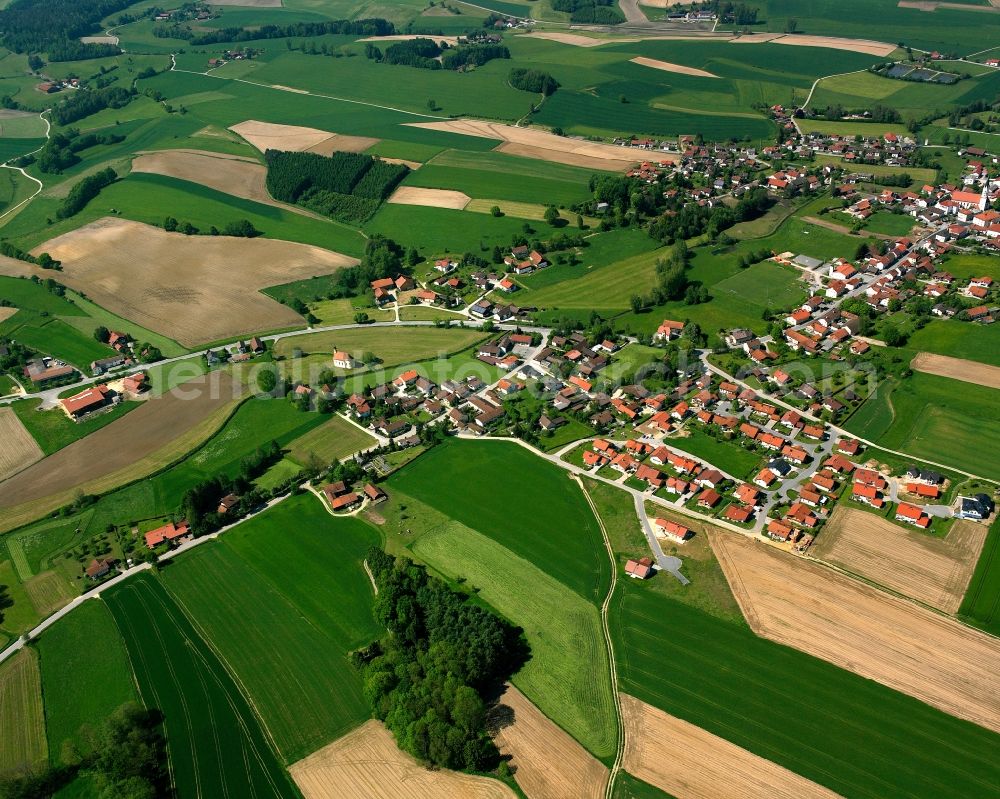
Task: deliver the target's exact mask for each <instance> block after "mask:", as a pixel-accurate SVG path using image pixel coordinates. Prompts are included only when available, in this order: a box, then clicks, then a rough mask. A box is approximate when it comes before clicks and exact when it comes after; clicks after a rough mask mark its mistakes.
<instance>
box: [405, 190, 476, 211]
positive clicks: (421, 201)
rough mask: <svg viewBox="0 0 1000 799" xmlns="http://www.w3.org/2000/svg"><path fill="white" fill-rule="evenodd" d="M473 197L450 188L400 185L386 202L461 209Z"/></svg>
mask: <svg viewBox="0 0 1000 799" xmlns="http://www.w3.org/2000/svg"><path fill="white" fill-rule="evenodd" d="M471 199H472V198H471V197H469V195H468V194H463V193H462V192H460V191H452V190H450V189H420V188H417V187H416V186H400V187H399V188H398V189H396V190H395V191H394V192H393V193H392V196H391V197H389V199H388V200H386V202H388V203H393V204H395V205H426V206H428V207H429V208H451V209H452V210H454V211H461V210H462V209H463V208H465V206H467V205H468V204H469V200H471Z"/></svg>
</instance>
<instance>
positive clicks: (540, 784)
mask: <svg viewBox="0 0 1000 799" xmlns="http://www.w3.org/2000/svg"><path fill="white" fill-rule="evenodd" d="M505 708H506V709H509V710H512V711H513V713H514V718H513V721H512V722H510V723H505V722H501V723H500V724H498V725H497V726H498V727H499V729H498V731H497V733H496V735H495V736H494V740H495V741H496V744H497V747H498V748H499V749H500V752H501V754H504V755H511V756H512V759H511V761H510V765H511V766H512V767H513V771H514V779H515V780H517V784H518V785H519V786H520V788H521V790H522V791H524V793H525V795H526V796H527V797H528V799H556V798H557V797H566V799H570V798H572V799H588V797H589V799H600V797H602V796H603V795H604V786H605V785H606V784H607V781H608V769H607V766H605V765H604V764H603V763H601V762H600V761H599V760H598V759H597V758H595V757H594V756H593V755H591V754H590V752H588V751H587V750H586V749H584V748H583V747H582V746H581V745H580V744H579V743H578V742H577V741H576V740H575V739H574V738H573V737H572V736H571V735H569V734H568V733H567V732H565V731H564V730H563V729H562V728H561V727H559V725H557V724H556V723H555V722H554V721H552V720H551V719H549V718H548V717H547V716H546V715H545V714H544V713H542V711H540V710H539V709H538V708H537V707H536V706H535V705H534V703H533V702H532V701H531V700H530V699H528V697H526V696H525V695H524V694H522V693H521V692H520V691H518V690H517V688H515V687H514V686H513V685H510V684H508V685H507V687H506V690H505V691H504V693H503V695H502V696H501V697H500V707H499V708H498V709H497V710H499V711H503V712H497V711H494V714H495V717H497V718H500V719H502V718H503V717H504V716H505V715H506V711H505Z"/></svg>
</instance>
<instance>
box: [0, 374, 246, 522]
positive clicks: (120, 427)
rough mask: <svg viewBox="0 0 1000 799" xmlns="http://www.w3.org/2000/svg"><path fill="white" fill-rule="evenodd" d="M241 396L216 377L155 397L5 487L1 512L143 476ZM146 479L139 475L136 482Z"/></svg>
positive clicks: (0, 488) (0, 492)
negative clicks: (113, 478) (150, 463)
mask: <svg viewBox="0 0 1000 799" xmlns="http://www.w3.org/2000/svg"><path fill="white" fill-rule="evenodd" d="M240 392H241V388H240V387H239V386H238V385H237V384H235V383H234V381H233V379H232V378H231V377H230V376H229V374H228V373H226V372H213V373H211V374H209V375H205V376H203V377H200V378H196V379H195V380H192V381H189V382H188V383H184V384H183V385H182V386H179V387H178V388H177V389H176V390H174V391H172V392H169V393H167V394H164V395H163V396H162V397H151V398H150V399H149V400H147V401H146V402H144V403H142V405H140V406H139V407H138V408H136V409H135V410H132V411H130V412H129V413H127V414H125V415H124V416H122V417H121V418H120V419H117V420H115V421H114V422H111V424H109V425H107V426H106V427H102V428H101V429H100V430H97V431H96V432H94V433H91V434H90V435H89V436H86V437H85V438H81V439H80V440H79V441H74V442H73V443H72V444H70V445H69V446H67V447H64V448H63V449H61V450H59V451H58V452H55V453H53V454H52V455H49V456H48V457H47V458H44V459H42V460H40V461H38V462H37V463H36V464H34V465H33V466H30V467H28V468H27V469H25V470H23V471H21V472H19V473H18V474H16V475H14V476H13V477H11V478H10V479H8V480H5V481H4V482H2V483H0V508H13V507H16V506H20V505H25V504H27V503H32V502H36V501H38V500H44V499H47V498H49V497H53V496H56V497H58V496H62V495H65V494H67V493H71V492H73V491H75V490H77V489H81V490H86V489H88V487H90V486H93V485H94V484H95V483H97V482H98V481H101V480H102V478H105V477H107V476H109V475H113V474H115V473H118V472H121V471H122V470H126V469H132V470H135V471H139V470H138V469H136V464H138V463H139V462H140V461H144V460H145V459H146V458H147V457H149V456H153V455H155V454H156V453H158V452H160V451H161V450H163V449H164V448H165V447H168V445H170V444H172V443H174V442H176V441H178V440H183V439H184V438H185V437H186V436H187V435H188V434H189V433H191V432H192V431H194V430H196V429H198V428H199V426H200V425H201V424H202V423H203V422H205V421H206V420H207V419H209V418H210V417H212V416H213V414H215V413H216V412H217V411H220V410H222V409H225V408H227V407H228V406H231V405H232V404H233V403H234V402H235V397H237V396H239V393H240ZM39 412H40V413H42V412H44V411H39ZM205 435H206V436H207V432H206V434H205ZM203 437H204V436H203ZM192 446H193V444H192ZM171 449H174V448H171ZM179 454H182V453H179ZM177 456H178V455H174V456H172V457H169V458H166V459H165V462H159V460H157V465H156V468H159V467H162V466H165V465H166V464H167V463H169V462H170V461H171V460H173V459H174V458H175V457H177ZM152 471H155V469H153V468H147V469H146V470H145V473H146V474H148V473H150V472H152ZM141 476H142V475H141V474H138V473H137V474H133V475H132V478H133V479H134V478H138V477H141Z"/></svg>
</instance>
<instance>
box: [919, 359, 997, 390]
mask: <svg viewBox="0 0 1000 799" xmlns="http://www.w3.org/2000/svg"><path fill="white" fill-rule="evenodd" d="M910 368H911V369H913V370H914V371H917V372H926V373H927V374H931V375H939V376H940V377H950V378H951V379H952V380H961V381H963V382H965V383H975V384H976V385H977V386H986V387H987V388H998V389H1000V366H990V365H989V364H985V363H980V362H979V361H967V360H965V359H964V358H952V357H949V356H947V355H935V354H934V353H931V352H918V353H917V355H916V357H915V358H914V359H913V360H912V361H911V362H910Z"/></svg>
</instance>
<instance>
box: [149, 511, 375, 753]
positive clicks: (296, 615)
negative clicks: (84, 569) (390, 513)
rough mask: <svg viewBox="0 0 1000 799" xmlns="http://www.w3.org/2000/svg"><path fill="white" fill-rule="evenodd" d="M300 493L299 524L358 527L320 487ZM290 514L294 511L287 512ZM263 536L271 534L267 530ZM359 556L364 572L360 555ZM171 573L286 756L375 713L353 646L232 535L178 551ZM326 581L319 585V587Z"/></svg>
mask: <svg viewBox="0 0 1000 799" xmlns="http://www.w3.org/2000/svg"><path fill="white" fill-rule="evenodd" d="M294 502H295V504H297V505H298V508H297V509H296V510H295V511H293V512H292V514H293V515H294V516H295V518H297V519H298V526H300V527H301V526H304V524H308V525H309V526H310V528H311V529H312V530H313V531H316V532H319V530H318V529H317V522H319V523H321V524H322V525H323V526H322V527H321V528H319V529H320V530H322V532H324V533H326V534H327V535H338V536H342V535H344V534H345V533H346V534H349V533H350V531H349V530H345V529H339V528H338V527H337V525H336V520H334V519H333V518H332V517H329V516H328V515H327V514H325V513H324V512H323V509H322V508H321V507H320V506H319V501H318V500H317V499H316V498H315V497H311V496H310V497H301V498H296V499H295V500H294ZM304 502H309V503H311V504H313V505H315V506H317V507H318V508H319V513H313V514H309V513H308V512H307V511H306V509H305V507H304ZM320 514H323V515H326V516H327V518H328V519H329V522H327V521H326V520H325V519H323V518H322V517H321V516H320ZM266 516H267V514H265V515H264V517H263V518H266ZM285 518H286V519H288V518H291V515H290V514H289V513H288V512H286V513H285ZM268 523H269V522H267V521H266V522H264V524H268ZM258 528H261V525H260V524H258ZM289 533H293V531H292V530H290V529H289V528H288V527H284V526H280V527H279V526H278V525H275V524H273V523H271V527H270V530H269V531H268V532H267V533H266V536H280V535H288V534H289ZM314 534H315V533H314ZM258 537H260V538H263V536H260V533H258ZM359 543H360V544H361V546H364V545H365V544H366V543H367V542H366V541H364V540H362V541H360V542H359ZM355 565H356V568H357V570H358V572H359V573H360V576H361V577H362V578H363V577H364V573H363V571H362V568H361V565H360V564H355ZM163 581H164V584H165V585H166V587H167V589H168V590H169V591H170V593H171V594H172V595H173V597H174V598H175V599H176V600H177V602H178V604H179V605H180V606H181V607H182V608H183V609H184V611H185V613H186V614H187V615H188V617H189V618H190V619H191V620H192V622H193V623H194V625H195V626H196V628H197V629H199V630H200V631H201V632H202V634H203V636H204V637H205V639H206V640H207V641H209V642H211V645H212V646H213V647H214V649H215V651H216V652H217V653H218V654H219V657H220V658H221V659H222V660H223V661H224V662H225V664H226V665H227V666H228V667H229V668H230V669H232V671H233V672H234V673H235V675H236V677H237V678H238V680H239V683H240V685H241V686H242V687H243V689H244V690H245V691H246V693H247V695H248V696H249V699H250V701H251V703H252V705H253V707H254V708H255V710H256V711H257V713H258V714H259V715H260V717H261V719H262V721H263V723H264V724H265V726H266V727H267V729H268V731H269V732H270V735H271V738H272V740H273V741H274V743H275V745H276V747H277V749H278V752H279V753H280V754H281V757H282V759H283V760H284V761H285V762H286V763H292V762H294V761H296V760H298V759H299V758H301V757H304V756H305V755H307V754H309V753H311V752H313V751H315V750H316V749H319V748H320V747H321V746H323V745H324V744H326V743H329V742H330V741H332V740H334V739H335V738H337V737H339V736H340V735H342V734H343V733H345V732H347V731H348V730H349V729H351V728H352V727H354V726H356V725H357V724H360V723H361V722H363V721H365V720H366V719H367V718H368V717H369V710H368V706H367V703H366V702H365V700H364V699H363V698H362V695H361V680H360V678H359V676H358V673H357V672H356V671H355V669H354V668H353V667H352V666H351V665H350V664H348V662H347V658H346V651H345V650H344V649H343V648H341V647H340V646H339V645H338V642H337V641H335V640H334V639H333V638H332V637H331V636H330V635H329V634H328V633H327V632H326V631H325V630H324V629H323V628H321V627H317V626H316V625H314V624H312V623H310V622H309V621H308V620H307V619H306V618H304V617H303V615H302V613H301V611H300V610H299V609H298V608H296V607H295V606H294V605H293V604H292V603H291V602H290V601H289V600H288V599H287V598H286V597H285V596H284V595H283V594H282V593H281V591H280V588H279V587H278V586H276V585H274V584H273V583H272V582H271V581H270V580H268V579H267V578H266V577H264V576H263V575H262V574H260V573H258V572H257V571H256V570H255V569H254V568H253V567H252V566H251V565H250V564H249V563H248V562H247V561H246V560H244V558H243V557H241V556H240V555H239V554H237V552H236V551H235V550H234V549H232V548H231V547H229V546H228V545H227V544H226V543H224V542H222V541H220V542H216V543H213V544H211V545H209V546H203V547H200V548H199V549H197V550H195V551H194V552H192V553H190V554H189V555H187V556H185V557H183V558H180V559H178V561H177V562H176V563H174V564H172V565H171V566H170V568H168V569H166V570H164V572H163ZM324 588H325V587H324V586H315V588H314V590H318V591H323V590H324ZM326 593H329V591H327V592H326ZM370 593H371V592H370V590H369V594H370ZM369 613H370V610H369Z"/></svg>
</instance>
